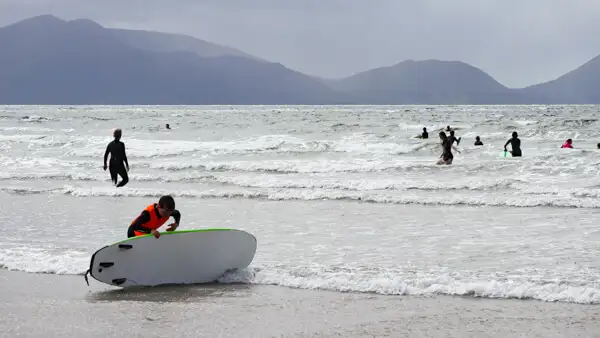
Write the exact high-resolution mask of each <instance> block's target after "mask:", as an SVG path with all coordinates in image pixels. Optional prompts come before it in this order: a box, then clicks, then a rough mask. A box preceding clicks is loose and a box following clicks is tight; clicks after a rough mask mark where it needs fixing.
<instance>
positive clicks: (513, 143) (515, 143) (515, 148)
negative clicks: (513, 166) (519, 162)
mask: <svg viewBox="0 0 600 338" xmlns="http://www.w3.org/2000/svg"><path fill="white" fill-rule="evenodd" d="M509 143H510V147H511V148H512V149H511V151H510V153H511V154H512V156H513V157H521V155H522V153H521V140H519V134H517V132H516V131H513V133H512V138H510V139H509V140H508V141H506V143H505V144H504V151H507V150H506V146H507V145H508V144H509Z"/></svg>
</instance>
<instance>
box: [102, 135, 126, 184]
mask: <svg viewBox="0 0 600 338" xmlns="http://www.w3.org/2000/svg"><path fill="white" fill-rule="evenodd" d="M121 135H122V132H121V129H115V131H114V132H113V136H114V137H115V139H114V140H113V141H112V142H110V143H109V144H108V146H107V147H106V151H105V152H104V170H105V171H106V159H107V158H108V154H109V153H110V163H109V166H108V168H109V169H110V177H111V179H112V181H113V183H114V184H117V175H120V176H121V182H119V184H117V187H122V186H124V185H125V184H127V182H129V177H128V176H127V172H128V171H129V162H127V155H125V144H124V143H123V142H121ZM123 163H124V164H123Z"/></svg>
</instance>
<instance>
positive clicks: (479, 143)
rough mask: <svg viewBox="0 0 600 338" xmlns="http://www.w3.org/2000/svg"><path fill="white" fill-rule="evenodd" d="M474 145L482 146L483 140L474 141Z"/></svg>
mask: <svg viewBox="0 0 600 338" xmlns="http://www.w3.org/2000/svg"><path fill="white" fill-rule="evenodd" d="M475 145H476V146H482V145H483V142H481V141H475Z"/></svg>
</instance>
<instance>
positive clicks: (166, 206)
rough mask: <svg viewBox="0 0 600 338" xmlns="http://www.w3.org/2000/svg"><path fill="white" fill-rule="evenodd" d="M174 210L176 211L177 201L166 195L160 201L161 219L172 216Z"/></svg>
mask: <svg viewBox="0 0 600 338" xmlns="http://www.w3.org/2000/svg"><path fill="white" fill-rule="evenodd" d="M173 210H175V200H174V199H173V197H171V196H169V195H166V196H162V197H161V198H160V199H159V200H158V213H159V214H160V216H161V217H167V216H171V213H172V212H173Z"/></svg>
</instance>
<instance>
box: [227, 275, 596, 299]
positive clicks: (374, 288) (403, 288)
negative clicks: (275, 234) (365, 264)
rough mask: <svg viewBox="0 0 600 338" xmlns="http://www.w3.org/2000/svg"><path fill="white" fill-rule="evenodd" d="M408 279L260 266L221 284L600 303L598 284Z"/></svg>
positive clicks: (433, 277)
mask: <svg viewBox="0 0 600 338" xmlns="http://www.w3.org/2000/svg"><path fill="white" fill-rule="evenodd" d="M403 275H404V274H402V273H398V274H397V275H396V276H395V273H394V271H380V272H377V271H372V272H370V273H360V272H356V271H351V270H350V271H339V270H337V271H336V270H333V271H332V269H315V268H312V267H311V268H299V269H285V268H283V269H282V268H269V267H266V268H260V267H257V268H248V269H245V270H243V271H240V272H236V273H230V274H228V275H225V276H223V277H222V278H221V279H220V280H219V282H221V283H247V284H267V285H280V286H286V287H291V288H299V289H317V290H330V291H339V292H361V293H376V294H382V295H418V296H431V295H449V296H472V297H479V298H496V299H497V298H502V299H537V300H542V301H548V302H556V301H559V302H567V303H578V304H600V289H598V288H597V287H596V285H585V284H584V285H569V283H565V282H560V281H555V282H539V281H518V282H517V281H501V280H482V279H467V280H463V279H456V278H453V277H451V276H448V275H437V276H436V275H431V276H426V277H423V278H406V277H404V276H403Z"/></svg>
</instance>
